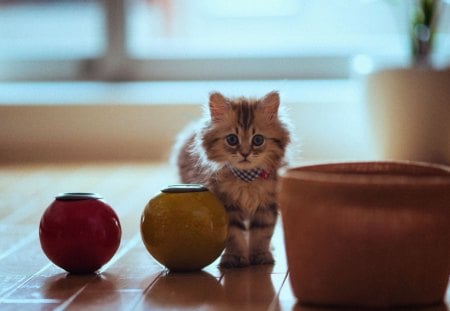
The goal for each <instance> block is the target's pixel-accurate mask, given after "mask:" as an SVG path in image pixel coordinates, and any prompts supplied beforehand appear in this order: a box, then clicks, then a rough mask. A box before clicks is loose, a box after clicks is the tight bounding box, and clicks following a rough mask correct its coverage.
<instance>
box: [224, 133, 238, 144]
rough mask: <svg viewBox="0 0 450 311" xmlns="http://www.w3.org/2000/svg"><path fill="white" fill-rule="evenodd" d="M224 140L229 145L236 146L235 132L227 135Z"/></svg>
mask: <svg viewBox="0 0 450 311" xmlns="http://www.w3.org/2000/svg"><path fill="white" fill-rule="evenodd" d="M226 140H227V143H228V145H230V146H236V145H237V144H238V143H239V138H238V137H237V136H236V135H235V134H230V135H228V136H227V138H226Z"/></svg>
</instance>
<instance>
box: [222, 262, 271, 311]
mask: <svg viewBox="0 0 450 311" xmlns="http://www.w3.org/2000/svg"><path fill="white" fill-rule="evenodd" d="M272 270H273V266H271V265H263V266H253V267H248V268H243V269H230V270H222V272H224V277H223V280H222V285H223V289H224V293H225V303H226V304H227V305H230V306H237V307H239V310H254V309H255V308H262V310H264V308H265V309H267V308H268V307H269V306H271V304H272V303H273V302H274V301H276V300H275V296H276V293H275V288H274V286H273V283H272V278H271V273H272ZM272 307H275V308H276V309H275V310H277V309H278V308H277V306H272Z"/></svg>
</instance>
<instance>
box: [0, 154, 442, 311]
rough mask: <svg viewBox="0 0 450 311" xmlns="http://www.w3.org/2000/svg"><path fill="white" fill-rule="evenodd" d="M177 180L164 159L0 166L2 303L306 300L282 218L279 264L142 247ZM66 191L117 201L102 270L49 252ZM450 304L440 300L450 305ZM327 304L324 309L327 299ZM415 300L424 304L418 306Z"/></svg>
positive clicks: (229, 305)
mask: <svg viewBox="0 0 450 311" xmlns="http://www.w3.org/2000/svg"><path fill="white" fill-rule="evenodd" d="M176 181H177V179H176V176H175V174H174V171H173V169H171V168H170V167H168V166H167V165H159V164H126V163H120V164H101V165H99V164H97V165H95V164H70V165H68V164H65V165H27V166H13V165H8V166H0V310H66V309H69V310H78V309H80V310H177V309H181V310H189V309H191V310H236V311H237V310H239V311H240V310H292V309H296V310H309V309H310V308H307V307H304V306H300V305H297V304H296V300H295V298H294V297H293V295H292V292H291V288H290V284H289V274H288V269H287V264H286V259H285V255H284V244H283V237H282V232H281V227H280V226H278V227H277V230H276V233H275V236H274V239H273V240H274V247H275V257H276V264H275V266H273V267H272V266H260V267H251V268H244V269H234V270H233V269H232V270H226V271H225V272H223V271H221V270H219V269H218V268H217V262H215V263H213V264H211V265H210V266H208V267H207V268H205V269H204V271H203V272H198V273H190V274H171V273H168V272H167V271H166V270H164V269H163V268H162V267H161V266H160V265H158V264H157V263H156V262H155V261H154V260H153V259H152V258H151V256H150V255H149V254H148V252H147V251H146V250H145V248H144V246H143V243H142V242H141V237H140V233H139V219H140V215H141V212H142V210H143V208H144V206H145V204H146V203H147V202H148V200H149V199H150V198H151V197H152V196H153V195H154V194H156V193H158V192H159V189H161V188H162V187H164V186H166V185H168V184H172V183H175V182H176ZM61 192H96V193H99V194H101V195H102V196H103V197H104V198H105V199H106V201H107V202H108V203H109V204H110V205H111V206H112V207H113V208H114V209H115V210H116V212H117V214H118V215H119V217H120V220H121V223H122V230H123V236H122V242H121V246H120V248H119V250H118V252H117V253H116V255H115V256H114V257H113V258H112V260H111V261H110V262H109V263H108V264H107V265H106V266H104V267H103V268H102V269H101V271H100V272H101V273H100V274H98V275H87V276H73V275H68V274H67V273H65V272H64V271H63V270H61V269H60V268H58V267H56V266H55V265H53V264H52V263H51V262H50V261H49V260H48V259H47V258H46V256H45V255H44V254H43V252H42V250H41V247H40V244H39V240H38V226H39V220H40V217H41V215H42V213H43V212H44V210H45V209H46V208H47V206H48V205H49V204H50V203H51V202H52V201H53V199H54V196H55V195H56V194H58V193H61ZM449 298H450V297H449V292H447V298H446V301H447V305H443V306H440V307H439V308H438V309H437V310H444V311H445V310H447V311H448V310H449V307H448V305H449V300H450V299H449ZM321 310H324V309H321ZM416 310H417V309H416Z"/></svg>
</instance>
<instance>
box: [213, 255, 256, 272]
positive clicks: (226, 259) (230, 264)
mask: <svg viewBox="0 0 450 311" xmlns="http://www.w3.org/2000/svg"><path fill="white" fill-rule="evenodd" d="M249 265H250V262H249V261H248V258H246V257H244V256H237V255H230V254H223V255H222V259H221V260H220V267H221V268H226V269H228V268H243V267H247V266H249Z"/></svg>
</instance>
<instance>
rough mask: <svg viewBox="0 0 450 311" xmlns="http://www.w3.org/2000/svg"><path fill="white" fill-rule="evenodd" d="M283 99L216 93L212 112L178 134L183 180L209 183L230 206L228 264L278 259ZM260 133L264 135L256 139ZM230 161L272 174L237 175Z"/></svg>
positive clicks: (285, 130) (286, 139)
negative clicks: (274, 243) (274, 249)
mask: <svg viewBox="0 0 450 311" xmlns="http://www.w3.org/2000/svg"><path fill="white" fill-rule="evenodd" d="M279 103H280V100H279V95H278V93H277V92H271V93H269V94H267V95H266V96H265V97H263V98H261V99H248V98H243V97H241V98H236V99H230V98H227V97H224V96H223V95H222V94H220V93H212V94H210V99H209V114H208V115H207V116H206V117H205V119H204V120H203V121H202V122H200V123H198V124H197V126H195V127H194V128H193V129H192V128H191V130H190V132H187V133H186V132H185V135H184V136H183V137H182V138H180V139H179V142H178V145H179V148H178V151H177V162H178V167H179V174H180V177H181V180H182V182H184V183H200V184H203V185H205V186H206V187H207V188H208V189H210V190H211V191H212V192H213V193H214V194H216V195H217V196H218V197H219V198H220V199H221V200H222V202H223V203H224V205H225V208H226V210H227V213H228V216H229V234H228V240H227V244H226V248H225V252H224V254H223V256H222V258H221V266H223V267H243V266H247V265H249V264H272V263H273V262H274V260H273V256H272V254H271V251H270V240H271V238H272V235H273V230H274V226H275V223H276V220H277V216H278V209H277V203H276V200H275V188H276V181H277V170H278V169H279V168H280V166H282V165H284V164H285V162H284V157H285V151H286V147H287V145H288V144H289V142H290V136H289V131H288V128H287V126H286V124H285V123H284V122H283V121H282V120H281V118H280V117H279V113H278V110H279V109H278V108H279ZM230 135H231V136H233V135H235V136H234V137H231V138H230ZM258 135H259V136H262V138H263V139H261V137H257V138H255V136H258ZM236 138H237V140H238V143H237V144H235V142H236ZM261 141H263V142H262V143H261ZM230 142H231V143H230ZM260 143H261V144H260ZM229 166H233V167H234V168H237V169H239V170H248V169H252V168H257V167H258V168H262V169H263V170H264V171H265V172H268V176H264V177H265V178H257V179H255V180H254V181H251V182H246V181H244V180H241V179H239V178H238V177H236V176H235V175H233V173H232V172H231V170H230V168H229Z"/></svg>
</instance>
